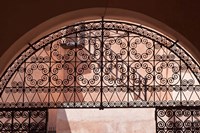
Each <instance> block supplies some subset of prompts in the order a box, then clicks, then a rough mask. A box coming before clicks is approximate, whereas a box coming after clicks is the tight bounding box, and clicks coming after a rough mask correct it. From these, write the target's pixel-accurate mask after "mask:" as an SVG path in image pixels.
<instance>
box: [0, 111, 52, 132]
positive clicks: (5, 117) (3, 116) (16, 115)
mask: <svg viewBox="0 0 200 133" xmlns="http://www.w3.org/2000/svg"><path fill="white" fill-rule="evenodd" d="M47 116H48V112H47V109H40V110H26V109H21V110H18V109H15V110H13V109H12V110H11V109H10V110H9V109H7V110H1V111H0V131H1V133H19V132H23V133H44V132H46V131H47Z"/></svg>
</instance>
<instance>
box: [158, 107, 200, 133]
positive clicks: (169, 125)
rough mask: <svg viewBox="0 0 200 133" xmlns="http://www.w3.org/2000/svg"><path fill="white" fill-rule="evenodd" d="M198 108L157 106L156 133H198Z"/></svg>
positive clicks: (199, 122)
mask: <svg viewBox="0 0 200 133" xmlns="http://www.w3.org/2000/svg"><path fill="white" fill-rule="evenodd" d="M199 118H200V110H199V108H198V107H196V108H183V107H182V108H157V109H156V132H157V133H192V132H194V133H199V130H200V120H199Z"/></svg>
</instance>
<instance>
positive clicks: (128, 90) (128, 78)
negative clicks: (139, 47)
mask: <svg viewBox="0 0 200 133" xmlns="http://www.w3.org/2000/svg"><path fill="white" fill-rule="evenodd" d="M127 34H128V53H127V54H128V55H127V56H128V65H127V81H128V82H127V86H128V88H127V103H128V107H129V102H130V99H129V95H130V84H129V83H130V75H129V73H130V68H129V65H130V64H129V56H130V51H129V47H130V38H129V32H128V33H127Z"/></svg>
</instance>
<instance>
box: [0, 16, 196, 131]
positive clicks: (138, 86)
mask: <svg viewBox="0 0 200 133" xmlns="http://www.w3.org/2000/svg"><path fill="white" fill-rule="evenodd" d="M199 75H200V69H199V65H198V63H197V62H196V61H195V59H193V58H192V56H191V55H190V54H189V53H188V52H187V51H186V50H185V49H184V48H183V47H182V46H181V45H180V44H179V43H178V41H174V40H172V39H170V38H168V37H167V36H164V35H163V34H161V33H159V32H157V31H154V30H153V29H151V28H148V27H145V26H141V25H138V24H134V23H129V22H122V21H114V20H104V19H102V20H95V21H86V22H81V23H76V24H74V25H71V26H67V27H63V28H62V29H59V30H57V31H55V32H53V33H50V34H48V35H46V36H44V37H43V38H41V39H39V40H38V41H36V42H34V43H33V44H28V45H27V47H26V48H25V49H24V50H23V52H22V53H21V54H20V55H19V56H17V58H16V59H15V60H14V61H13V62H12V63H11V64H10V66H9V67H8V68H7V69H6V71H5V72H4V73H3V74H2V76H1V78H0V96H1V98H0V108H1V109H6V110H7V109H8V108H10V111H9V110H8V111H7V113H8V114H9V112H10V113H11V114H15V113H17V114H18V113H19V114H23V113H21V112H20V111H19V112H17V111H15V110H13V109H16V108H17V109H18V108H23V109H25V108H26V109H30V110H33V109H35V108H46V109H49V108H99V109H104V108H149V107H152V108H156V111H157V112H156V114H158V116H156V118H157V117H158V118H159V119H158V118H157V120H159V123H158V125H157V131H158V132H163V131H164V132H165V130H168V127H164V129H162V130H161V127H162V126H160V123H162V122H163V120H162V118H161V116H159V115H160V112H162V110H159V109H160V108H159V107H166V108H168V107H178V106H179V107H183V108H184V107H185V106H186V107H196V106H199V105H200V97H199V91H200V85H199V81H200V76H199ZM163 111H164V112H166V111H165V109H163ZM174 111H175V112H176V110H172V112H174ZM30 112H32V111H30ZM30 112H29V111H27V113H30ZM2 113H4V114H7V113H6V111H3V112H2ZM46 113H47V112H46ZM192 113H193V112H192ZM11 116H13V115H11ZM20 117H21V116H20ZM173 117H174V116H173ZM29 118H31V117H29ZM29 118H28V119H29ZM12 120H15V119H14V117H13V118H12ZM160 121H161V122H160ZM164 123H165V122H164ZM162 124H163V123H162ZM3 125H5V124H3ZM9 125H12V126H11V127H12V128H10V127H9V128H8V129H12V130H14V127H15V126H14V123H11V124H9ZM29 125H31V124H30V123H29ZM192 125H194V124H192ZM3 127H4V126H3ZM18 129H19V130H21V128H18ZM3 130H5V128H2V131H3ZM170 130H171V129H170ZM183 130H184V131H186V130H187V128H185V127H184V129H183ZM191 130H195V129H194V128H192V129H191Z"/></svg>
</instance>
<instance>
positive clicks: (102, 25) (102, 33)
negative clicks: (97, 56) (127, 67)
mask: <svg viewBox="0 0 200 133" xmlns="http://www.w3.org/2000/svg"><path fill="white" fill-rule="evenodd" d="M103 22H104V18H103V17H102V21H101V48H100V50H101V51H100V52H101V92H100V93H101V97H100V102H101V103H100V110H103V108H104V107H103V47H104V42H103V41H104V23H103Z"/></svg>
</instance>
